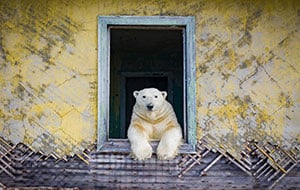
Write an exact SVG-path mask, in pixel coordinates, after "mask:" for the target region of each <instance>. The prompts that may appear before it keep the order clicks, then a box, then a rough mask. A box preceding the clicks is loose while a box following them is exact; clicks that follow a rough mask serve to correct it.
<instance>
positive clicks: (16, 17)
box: [0, 0, 300, 157]
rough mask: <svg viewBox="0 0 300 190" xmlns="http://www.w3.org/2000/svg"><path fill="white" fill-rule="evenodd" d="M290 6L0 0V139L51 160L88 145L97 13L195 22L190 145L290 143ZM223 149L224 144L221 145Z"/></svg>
mask: <svg viewBox="0 0 300 190" xmlns="http://www.w3.org/2000/svg"><path fill="white" fill-rule="evenodd" d="M299 12H300V3H299V2H298V1H288V2H283V1H276V2H273V1H260V0H255V1H251V2H249V1H230V0H226V1H206V0H203V1H196V0H195V1H168V0H162V1H144V0H142V1H129V0H128V1H113V0H112V1H88V2H85V1H82V2H79V1H75V0H66V1H46V2H44V1H34V0H27V1H21V0H14V1H9V0H4V1H1V2H0V21H1V22H0V25H1V33H0V63H1V64H0V85H1V90H0V93H1V97H0V102H1V104H0V116H1V120H0V136H1V137H3V138H4V139H6V140H7V141H11V142H13V143H15V144H16V143H18V142H23V143H25V144H26V145H28V146H30V147H31V148H32V149H33V150H36V151H43V152H44V153H45V154H51V153H52V154H55V155H56V156H57V157H64V156H66V155H74V154H78V153H81V152H82V151H83V150H84V149H85V148H87V147H88V146H89V145H91V144H94V143H96V133H97V131H96V122H97V119H96V115H97V112H96V97H97V92H96V89H97V16H98V15H136V16H154V15H155V16H157V15H165V16H174V15H176V16H178V15H180V16H185V15H191V16H195V18H196V36H195V39H196V67H197V111H198V118H197V123H198V126H197V128H198V138H199V139H201V138H202V137H204V136H206V135H210V136H213V137H214V146H215V148H220V149H226V151H228V152H229V153H230V154H232V155H233V156H235V157H239V156H240V151H241V150H242V148H243V147H242V145H243V144H245V142H246V141H248V140H253V139H254V140H257V141H268V142H270V143H272V144H276V145H279V146H281V147H284V148H285V149H287V150H291V149H294V148H298V149H299V142H300V127H299V123H300V120H299V119H300V117H299V115H300V85H299V84H300V64H299V62H300V57H299V55H300V54H299V49H300V45H299V41H300V34H299V32H300V14H299ZM224 142H225V143H226V144H224Z"/></svg>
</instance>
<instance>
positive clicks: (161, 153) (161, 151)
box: [157, 145, 177, 160]
mask: <svg viewBox="0 0 300 190" xmlns="http://www.w3.org/2000/svg"><path fill="white" fill-rule="evenodd" d="M176 155H177V149H170V148H166V147H164V146H161V145H160V146H158V148H157V158H158V159H160V160H173V159H174V158H175V157H176Z"/></svg>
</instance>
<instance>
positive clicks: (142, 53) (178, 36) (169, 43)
mask: <svg viewBox="0 0 300 190" xmlns="http://www.w3.org/2000/svg"><path fill="white" fill-rule="evenodd" d="M109 31H110V102H109V104H110V115H109V138H110V139H122V138H127V129H128V126H129V123H130V119H131V113H132V108H133V105H134V103H135V99H134V97H133V91H134V90H141V89H143V88H148V87H155V88H158V89H159V90H163V91H167V92H168V97H167V99H168V101H169V102H170V103H171V104H172V105H173V108H174V110H175V112H176V116H177V119H178V121H179V123H180V125H181V126H182V128H184V113H183V104H184V100H183V96H184V95H183V94H184V81H183V78H184V76H183V62H184V60H183V57H184V56H183V52H184V51H183V47H184V42H183V32H184V28H181V27H174V28H170V27H156V28H155V27H140V28H139V27H137V26H135V27H132V28H131V27H130V26H127V27H110V28H109ZM183 132H185V131H184V130H183Z"/></svg>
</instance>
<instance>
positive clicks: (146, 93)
mask: <svg viewBox="0 0 300 190" xmlns="http://www.w3.org/2000/svg"><path fill="white" fill-rule="evenodd" d="M133 96H134V97H135V99H136V105H137V106H138V107H139V108H141V109H143V110H145V111H156V110H159V109H160V108H161V107H162V105H163V103H164V101H165V99H166V97H167V92H165V91H159V90H158V89H156V88H145V89H143V90H140V91H134V92H133Z"/></svg>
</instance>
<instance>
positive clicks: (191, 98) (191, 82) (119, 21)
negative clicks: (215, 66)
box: [97, 16, 197, 152]
mask: <svg viewBox="0 0 300 190" xmlns="http://www.w3.org/2000/svg"><path fill="white" fill-rule="evenodd" d="M110 26H125V27H126V26H128V27H130V26H141V27H151V26H152V27H153V26H158V27H170V28H172V27H174V26H176V27H177V26H179V27H184V34H183V35H184V38H183V39H184V42H183V43H184V52H183V54H184V60H183V61H184V74H183V75H184V98H185V99H184V110H183V112H184V130H185V141H186V143H185V145H184V147H188V148H186V149H185V151H188V150H189V151H195V145H196V143H197V138H196V134H197V132H196V66H195V65H196V63H195V17H193V16H99V17H98V105H97V106H98V116H97V117H98V126H97V127H98V130H97V131H98V134H97V150H99V151H101V150H103V151H108V152H109V151H112V152H113V151H120V150H118V149H119V148H118V147H120V144H124V143H125V144H126V141H124V140H120V141H116V140H111V139H109V136H108V135H109V98H110V94H109V92H110V82H109V80H110V55H109V53H110V51H109V49H110V36H109V35H110V34H109V27H110ZM127 143H128V142H127ZM114 145H118V146H116V147H114ZM106 147H110V148H108V149H107V148H106ZM123 147H124V146H123ZM127 148H128V147H127ZM183 152H184V151H183Z"/></svg>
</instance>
